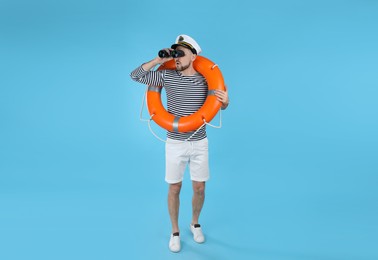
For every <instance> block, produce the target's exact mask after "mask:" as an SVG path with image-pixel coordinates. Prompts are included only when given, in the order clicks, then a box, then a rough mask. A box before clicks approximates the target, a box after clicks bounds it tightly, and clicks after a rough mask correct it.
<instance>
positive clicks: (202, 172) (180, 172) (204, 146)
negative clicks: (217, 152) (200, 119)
mask: <svg viewBox="0 0 378 260" xmlns="http://www.w3.org/2000/svg"><path fill="white" fill-rule="evenodd" d="M187 164H189V171H190V179H191V180H192V181H198V182H204V181H207V180H208V179H209V177H210V174H209V144H208V140H207V138H205V139H202V140H200V141H187V142H183V141H178V140H172V139H169V138H168V139H167V143H166V145H165V181H166V182H168V183H172V184H173V183H179V182H182V180H183V179H184V172H185V168H186V165H187Z"/></svg>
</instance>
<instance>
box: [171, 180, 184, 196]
mask: <svg viewBox="0 0 378 260" xmlns="http://www.w3.org/2000/svg"><path fill="white" fill-rule="evenodd" d="M181 186H182V182H179V183H172V184H169V193H170V194H180V191H181Z"/></svg>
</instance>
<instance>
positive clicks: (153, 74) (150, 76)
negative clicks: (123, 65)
mask: <svg viewBox="0 0 378 260" xmlns="http://www.w3.org/2000/svg"><path fill="white" fill-rule="evenodd" d="M130 77H131V79H133V80H135V81H137V82H139V83H143V84H146V85H149V86H163V85H164V71H162V70H159V71H146V70H144V69H143V67H142V66H139V67H138V68H136V69H135V70H133V71H132V72H131V74H130Z"/></svg>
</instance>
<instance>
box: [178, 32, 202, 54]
mask: <svg viewBox="0 0 378 260" xmlns="http://www.w3.org/2000/svg"><path fill="white" fill-rule="evenodd" d="M177 46H183V47H186V48H188V49H190V50H191V51H192V52H193V53H194V54H200V53H201V51H202V50H201V47H200V46H199V45H198V43H197V42H196V41H195V40H194V39H193V38H192V37H190V36H188V35H185V34H181V35H179V36H177V38H176V42H175V44H173V45H172V46H171V48H172V49H176V48H177Z"/></svg>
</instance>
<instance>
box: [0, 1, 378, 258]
mask: <svg viewBox="0 0 378 260" xmlns="http://www.w3.org/2000/svg"><path fill="white" fill-rule="evenodd" d="M377 28H378V1H373V0H370V1H369V0H360V1H357V0H355V1H352V0H349V1H347V0H345V1H332V0H331V1H324V0H317V1H315V0H313V1H299V0H298V1H295V0H288V1H277V0H268V1H229V2H219V1H197V0H194V1H176V2H175V1H146V0H138V1H136V0H135V1H130V0H126V1H120V0H108V1H83V0H81V1H73V0H66V1H53V0H51V1H42V0H35V1H23V0H0V259H4V260H13V259H38V260H44V259H46V260H47V259H48V260H50V259H56V260H60V259H64V260H67V259H70V260H74V259H91V260H95V259H269V260H270V259H272V260H273V259H279V260H280V259H288V260H292V259H293V260H294V259H298V260H300V259H314V260H315V259H316V260H322V259H324V260H334V259H340V260H341V259H342V260H345V259H357V260H368V259H369V260H370V259H378V250H377V244H378V235H377V234H378V222H377V219H378V207H377V199H378V192H377V184H378V177H377V174H378V160H377V158H378V134H377V133H378V104H377V103H378V102H377V100H378V77H377V75H378V74H377V73H378V48H377V46H378V33H377ZM181 33H184V34H189V35H191V36H192V37H194V38H195V39H196V40H197V41H198V42H199V43H200V45H201V47H202V49H203V55H204V56H206V57H208V58H210V59H211V60H213V61H215V62H217V63H218V65H219V67H220V68H221V70H222V72H223V75H224V77H225V80H226V83H227V85H228V87H229V95H230V99H231V104H230V107H229V108H228V109H227V110H226V111H225V112H224V113H223V128H222V129H221V130H218V129H209V130H208V135H209V139H210V156H211V161H210V164H211V174H212V179H211V181H209V183H208V185H207V198H206V202H205V206H204V209H203V213H202V216H201V223H202V225H203V227H204V231H205V233H206V236H207V242H206V243H205V244H203V245H197V244H195V243H194V242H193V241H192V239H191V237H190V233H189V231H188V224H189V222H190V215H191V205H190V204H191V186H190V181H189V179H188V177H186V179H185V181H184V187H183V191H182V196H181V199H182V203H181V205H182V206H181V211H180V226H181V229H182V230H181V235H182V243H183V247H182V251H181V253H179V254H172V253H170V252H169V250H168V238H169V232H170V222H169V217H168V213H167V209H166V193H167V185H166V184H165V183H164V144H163V143H161V142H160V141H158V140H157V139H155V138H154V137H153V136H152V135H151V134H150V132H149V130H148V127H147V125H146V124H145V123H144V122H140V121H139V109H140V105H141V100H142V95H143V91H144V86H142V85H139V84H137V83H135V82H133V81H131V79H130V78H129V74H130V72H131V71H132V70H133V69H134V68H135V67H137V66H138V65H140V64H141V63H143V62H146V61H148V60H150V59H152V58H153V57H154V56H155V55H156V53H157V51H158V50H159V49H160V48H163V47H168V46H170V45H171V44H172V43H173V41H174V40H175V38H176V36H177V35H178V34H181ZM216 120H219V118H217V119H216ZM214 123H216V122H214ZM155 130H156V131H158V132H159V134H160V135H162V136H164V132H163V131H160V130H159V129H158V128H157V127H155Z"/></svg>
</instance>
